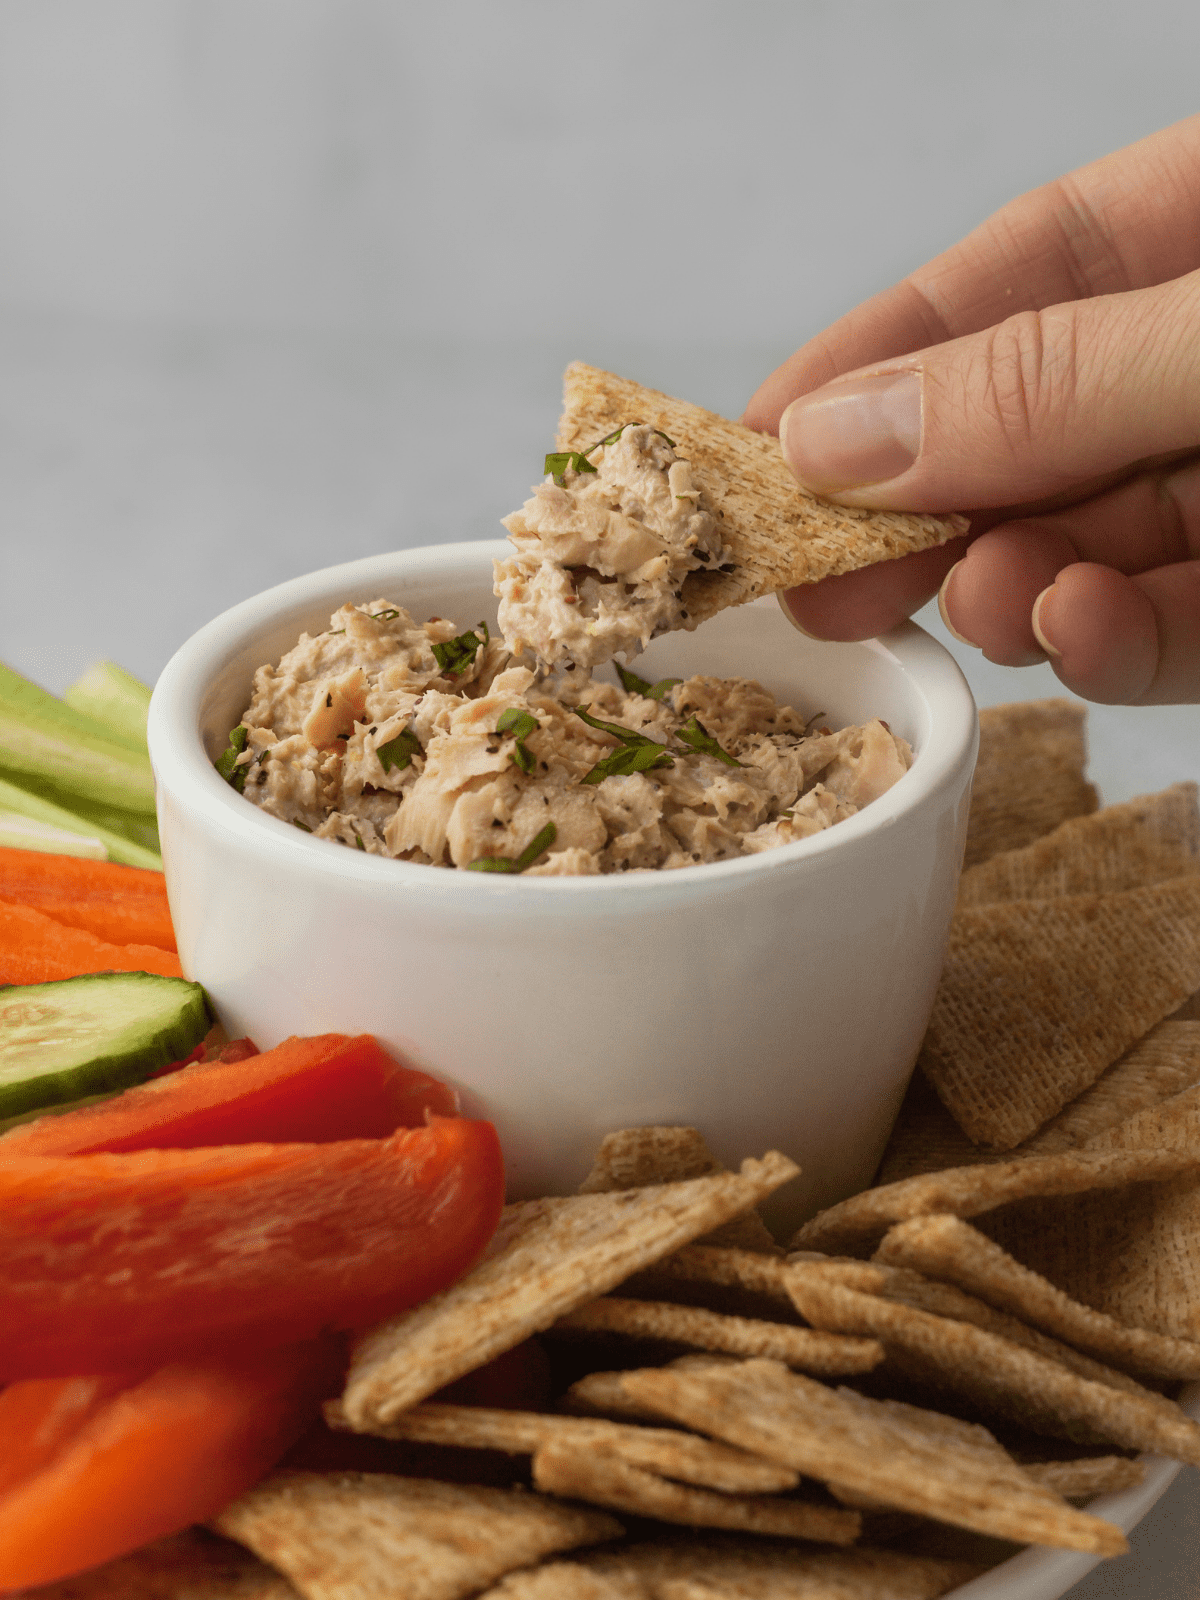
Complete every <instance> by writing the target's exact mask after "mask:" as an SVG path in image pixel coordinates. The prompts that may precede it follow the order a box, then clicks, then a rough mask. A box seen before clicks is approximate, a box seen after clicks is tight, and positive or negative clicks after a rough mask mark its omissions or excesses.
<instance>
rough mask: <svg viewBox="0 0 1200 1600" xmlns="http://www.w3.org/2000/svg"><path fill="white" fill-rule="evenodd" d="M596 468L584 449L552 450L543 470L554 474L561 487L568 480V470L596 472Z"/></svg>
mask: <svg viewBox="0 0 1200 1600" xmlns="http://www.w3.org/2000/svg"><path fill="white" fill-rule="evenodd" d="M594 448H595V446H593V449H594ZM595 470H596V469H595V467H594V466H593V465H592V463H591V462H590V461H589V460H588V458H587V457H586V456H585V455H584V453H583V451H582V450H552V451H551V452H550V454H549V455H548V456H547V457H546V464H545V466H544V467H543V468H542V471H543V472H546V473H550V474H552V476H553V478H554V481H555V483H556V484H557V485H558V486H559V488H560V489H561V488H562V487H563V485H564V484H565V482H566V473H567V472H595Z"/></svg>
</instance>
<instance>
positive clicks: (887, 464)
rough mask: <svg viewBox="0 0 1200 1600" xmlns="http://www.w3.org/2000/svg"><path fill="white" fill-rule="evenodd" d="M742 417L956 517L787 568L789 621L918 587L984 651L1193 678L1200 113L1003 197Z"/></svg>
mask: <svg viewBox="0 0 1200 1600" xmlns="http://www.w3.org/2000/svg"><path fill="white" fill-rule="evenodd" d="M744 420H745V421H746V422H747V423H748V424H749V425H750V426H751V427H753V428H758V429H761V430H763V431H765V432H769V433H775V432H779V434H780V438H781V444H782V448H783V454H784V458H785V460H786V461H787V462H788V465H789V466H790V467H791V468H792V470H793V472H795V473H796V476H797V477H798V478H799V479H800V480H801V482H803V483H804V484H805V485H806V486H807V487H808V488H810V489H813V490H814V491H816V492H817V493H819V494H822V495H824V496H827V497H828V498H829V499H832V500H836V501H839V502H840V503H842V504H844V505H853V506H867V507H871V508H879V509H884V508H886V509H891V510H903V511H949V510H964V509H967V510H969V513H970V516H971V531H970V533H969V534H967V535H966V537H965V538H962V539H954V540H951V541H950V542H949V543H948V544H946V545H944V546H942V547H941V548H940V549H936V550H925V551H922V552H920V553H919V554H917V555H912V556H905V557H902V558H901V559H900V560H897V561H891V562H884V563H882V564H880V565H879V566H875V567H871V568H868V569H866V570H865V571H861V572H854V573H849V574H847V575H846V576H845V577H837V578H827V579H826V580H825V581H824V582H822V583H819V584H813V585H810V586H807V587H802V588H799V589H792V590H789V591H788V593H787V595H786V597H785V602H784V603H785V605H786V606H787V607H788V609H789V610H790V611H791V613H792V615H793V617H794V618H795V620H796V621H797V623H798V624H799V625H800V626H801V627H802V628H803V629H804V631H805V632H808V633H812V634H815V635H816V636H817V637H820V638H828V639H860V638H865V637H869V636H870V635H872V634H874V633H878V632H881V631H882V630H884V629H886V628H889V627H892V626H894V625H895V624H896V623H897V622H899V621H900V620H901V619H902V618H903V617H905V616H907V615H909V614H910V613H911V612H912V611H914V610H916V609H917V608H918V607H919V606H921V605H923V604H924V602H925V601H926V600H928V599H929V598H930V597H931V596H932V595H933V594H935V593H939V586H940V593H939V605H940V607H941V611H942V617H943V619H944V620H945V622H946V624H947V626H948V627H949V628H950V630H951V631H952V632H953V633H954V634H955V635H956V636H957V637H958V638H960V639H961V640H962V641H963V642H964V643H967V644H972V645H975V646H977V647H979V648H980V649H982V650H983V652H984V654H985V655H986V656H987V658H988V659H989V660H990V661H995V662H998V663H1001V664H1002V665H1005V666H1026V665H1030V664H1032V663H1033V662H1036V661H1043V660H1045V659H1047V658H1049V659H1050V661H1051V663H1052V665H1053V667H1054V670H1055V672H1056V673H1057V674H1058V676H1059V678H1060V679H1061V680H1062V682H1063V683H1064V684H1066V686H1067V687H1068V688H1069V689H1072V690H1074V692H1075V693H1077V694H1079V695H1082V696H1084V697H1085V698H1087V699H1091V700H1098V701H1103V702H1107V703H1110V704H1118V703H1124V704H1132V705H1149V704H1162V703H1178V702H1184V701H1200V116H1195V117H1191V118H1189V119H1188V120H1187V121H1185V122H1181V123H1177V124H1176V125H1175V126H1174V127H1172V128H1167V129H1165V130H1164V131H1163V132H1161V133H1157V134H1154V135H1152V136H1151V137H1150V138H1148V139H1144V140H1142V141H1141V142H1140V143H1138V144H1135V145H1131V146H1130V147H1129V148H1128V149H1126V150H1122V151H1118V152H1117V153H1116V154H1115V155H1111V156H1107V157H1105V158H1104V159H1103V160H1101V161H1097V162H1095V163H1093V164H1092V165H1091V166H1087V167H1083V168H1081V169H1080V170H1079V171H1078V172H1075V173H1072V174H1070V175H1069V176H1068V177H1066V178H1062V179H1059V180H1058V181H1057V182H1055V183H1052V184H1048V185H1046V187H1045V188H1042V189H1036V190H1034V191H1032V192H1031V193H1030V194H1027V195H1023V196H1021V197H1020V198H1019V199H1017V200H1014V201H1012V202H1011V203H1010V204H1009V205H1007V206H1005V207H1004V208H1003V209H1002V210H1001V211H998V212H997V213H996V214H995V215H994V216H993V217H991V218H990V219H989V220H988V221H987V222H985V223H984V224H983V225H982V226H981V227H979V228H977V229H976V230H975V232H974V233H971V234H969V235H968V236H967V238H966V239H964V240H963V241H962V242H961V243H960V244H958V245H956V246H954V248H953V249H951V250H948V251H947V252H946V253H945V254H944V255H941V256H938V257H937V258H936V259H935V260H933V261H931V262H930V263H929V264H928V265H927V266H924V267H922V268H920V269H919V270H918V271H917V272H915V273H913V274H912V276H911V277H909V278H907V279H905V280H904V282H902V283H900V284H897V285H895V286H894V287H893V288H891V289H888V290H886V291H885V292H884V293H883V294H881V295H877V296H876V297H875V298H874V299H873V300H869V301H867V302H865V304H863V305H861V306H859V307H857V308H856V309H855V310H854V311H851V312H850V313H849V314H848V315H847V316H845V317H843V318H842V319H841V320H840V321H839V322H836V323H834V325H833V326H832V327H831V328H829V329H828V330H827V331H826V332H825V333H823V334H821V335H820V336H819V337H818V338H816V339H813V340H812V341H810V343H808V344H807V345H805V346H804V347H803V348H802V349H801V350H798V351H797V352H796V354H795V355H793V356H792V357H791V358H790V359H789V360H788V361H786V362H785V363H784V364H783V366H781V367H780V368H779V369H778V370H777V371H776V372H774V373H772V375H771V376H770V377H769V378H768V379H767V381H766V382H765V383H764V384H763V385H762V387H761V388H760V389H759V390H758V392H757V393H756V394H755V396H754V398H753V399H752V400H751V402H750V405H749V407H748V408H747V411H746V414H745V418H744Z"/></svg>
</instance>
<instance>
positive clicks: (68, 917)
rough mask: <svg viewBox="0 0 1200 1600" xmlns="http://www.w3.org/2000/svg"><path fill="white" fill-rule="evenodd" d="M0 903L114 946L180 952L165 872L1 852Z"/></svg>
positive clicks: (32, 853) (40, 854) (44, 854)
mask: <svg viewBox="0 0 1200 1600" xmlns="http://www.w3.org/2000/svg"><path fill="white" fill-rule="evenodd" d="M0 900H9V901H12V902H14V903H16V904H17V905H23V906H30V907H32V909H33V910H34V911H40V912H41V913H42V914H43V916H47V917H53V918H54V920H55V922H62V923H66V925H67V926H68V927H72V928H84V929H86V930H87V932H88V933H94V934H95V935H96V937H97V938H98V939H104V940H105V941H106V942H107V943H109V944H153V945H157V946H158V947H159V949H160V950H174V949H175V930H174V929H173V928H172V926H171V913H170V910H169V909H168V907H167V888H166V880H165V879H164V878H163V875H162V873H161V872H147V871H146V870H145V869H144V868H143V867H122V866H119V865H118V864H117V862H115V861H87V860H83V859H81V858H80V857H78V856H56V855H51V854H49V853H48V852H46V851H44V850H6V849H0Z"/></svg>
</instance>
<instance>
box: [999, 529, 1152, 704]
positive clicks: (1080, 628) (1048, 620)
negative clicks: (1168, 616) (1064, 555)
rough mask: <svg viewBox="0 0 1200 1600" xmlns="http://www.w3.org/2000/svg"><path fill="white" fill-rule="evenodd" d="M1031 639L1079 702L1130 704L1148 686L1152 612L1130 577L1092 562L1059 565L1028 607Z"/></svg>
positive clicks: (1142, 693) (1145, 598)
mask: <svg viewBox="0 0 1200 1600" xmlns="http://www.w3.org/2000/svg"><path fill="white" fill-rule="evenodd" d="M1030 621H1031V626H1032V628H1033V631H1034V633H1035V634H1036V635H1037V637H1038V639H1039V640H1040V641H1041V643H1042V647H1043V649H1045V650H1046V652H1047V654H1048V655H1049V656H1050V658H1051V665H1052V666H1053V668H1054V672H1055V675H1056V676H1057V677H1058V678H1059V680H1060V681H1061V682H1062V683H1064V684H1065V685H1066V687H1067V688H1068V689H1071V690H1073V692H1074V693H1075V694H1078V695H1082V696H1083V698H1084V699H1085V700H1094V701H1096V702H1097V703H1098V704H1101V705H1134V704H1136V703H1137V702H1138V701H1139V700H1141V699H1142V698H1143V697H1144V696H1145V695H1146V693H1147V691H1148V690H1149V689H1150V687H1151V684H1152V683H1153V682H1154V677H1155V674H1156V672H1157V670H1158V657H1159V638H1158V623H1157V620H1156V617H1155V612H1154V607H1153V605H1152V604H1151V602H1150V600H1149V598H1148V597H1147V596H1146V594H1145V593H1143V591H1142V590H1141V589H1140V588H1139V587H1138V585H1137V584H1136V583H1134V582H1133V581H1132V580H1131V579H1130V578H1127V577H1125V576H1124V575H1123V574H1122V573H1119V572H1115V571H1114V570H1113V569H1112V568H1111V567H1104V566H1100V565H1099V564H1098V563H1096V562H1091V561H1079V562H1076V563H1075V564H1074V565H1073V566H1069V567H1065V568H1064V569H1063V571H1062V572H1060V573H1059V574H1058V576H1057V578H1056V579H1055V581H1054V583H1052V584H1051V585H1050V586H1049V587H1048V588H1046V589H1044V590H1043V591H1042V592H1041V593H1040V594H1039V595H1038V597H1037V599H1036V601H1035V602H1034V606H1033V610H1032V612H1031V616H1030Z"/></svg>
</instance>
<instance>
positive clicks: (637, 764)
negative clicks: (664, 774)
mask: <svg viewBox="0 0 1200 1600" xmlns="http://www.w3.org/2000/svg"><path fill="white" fill-rule="evenodd" d="M573 709H574V711H575V715H576V716H577V717H582V718H583V720H584V722H586V723H587V724H588V726H589V727H592V728H599V729H600V731H601V732H602V733H611V734H612V735H613V737H614V738H615V739H620V741H621V744H622V746H623V747H624V748H623V749H620V750H614V751H613V752H612V753H611V754H610V755H607V756H605V758H604V759H603V761H598V762H597V763H596V765H595V766H594V767H593V768H592V770H591V771H590V772H589V773H588V774H587V776H586V777H585V778H582V779H581V780H580V781H581V782H582V783H586V784H597V783H603V782H604V780H605V778H627V777H629V776H630V774H631V773H634V772H649V771H650V770H651V768H653V767H673V766H674V765H675V763H674V761H673V760H672V759H671V752H670V751H669V750H668V749H667V747H666V745H665V744H659V742H658V740H657V739H648V738H647V737H646V735H645V734H644V733H637V732H636V731H635V730H634V729H633V728H626V727H623V726H622V725H621V724H620V723H619V722H603V721H602V720H601V719H600V718H599V717H593V716H591V715H589V713H588V712H586V711H583V710H581V709H580V708H579V706H575V707H574V708H573Z"/></svg>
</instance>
